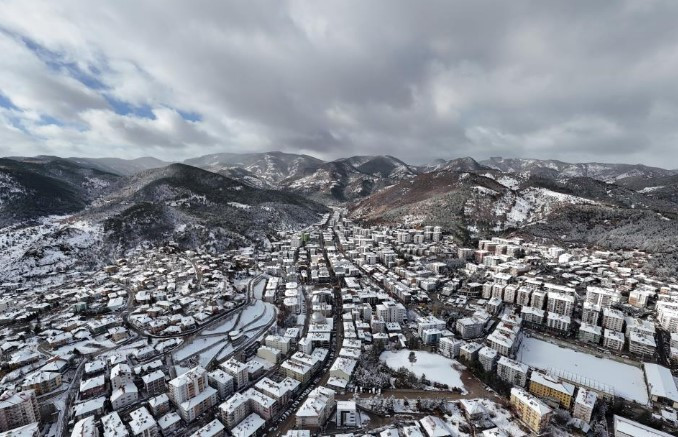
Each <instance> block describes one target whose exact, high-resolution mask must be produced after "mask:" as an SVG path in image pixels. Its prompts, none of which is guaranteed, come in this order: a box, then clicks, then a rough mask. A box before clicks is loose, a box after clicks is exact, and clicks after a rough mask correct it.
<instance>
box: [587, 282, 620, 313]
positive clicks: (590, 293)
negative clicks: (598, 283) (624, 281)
mask: <svg viewBox="0 0 678 437" xmlns="http://www.w3.org/2000/svg"><path fill="white" fill-rule="evenodd" d="M615 294H616V293H615V292H614V291H613V290H610V289H609V288H602V287H592V286H589V287H586V302H588V303H590V304H593V305H598V306H599V307H601V308H609V307H610V305H612V302H613V301H614V296H615Z"/></svg>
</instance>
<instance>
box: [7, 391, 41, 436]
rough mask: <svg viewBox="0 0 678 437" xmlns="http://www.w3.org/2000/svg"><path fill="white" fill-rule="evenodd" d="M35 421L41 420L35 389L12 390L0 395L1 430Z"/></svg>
mask: <svg viewBox="0 0 678 437" xmlns="http://www.w3.org/2000/svg"><path fill="white" fill-rule="evenodd" d="M33 422H40V409H39V408H38V401H37V399H36V397H35V391H33V390H26V391H21V392H18V393H12V392H10V391H6V392H4V393H3V394H2V395H0V431H8V430H10V429H14V428H18V427H20V426H24V425H28V424H30V423H33Z"/></svg>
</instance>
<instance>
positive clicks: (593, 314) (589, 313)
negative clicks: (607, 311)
mask: <svg viewBox="0 0 678 437" xmlns="http://www.w3.org/2000/svg"><path fill="white" fill-rule="evenodd" d="M601 310H602V309H601V307H600V306H599V305H596V304H593V303H591V302H584V305H583V307H582V312H581V321H582V323H588V324H589V325H597V324H598V321H599V320H600V312H601Z"/></svg>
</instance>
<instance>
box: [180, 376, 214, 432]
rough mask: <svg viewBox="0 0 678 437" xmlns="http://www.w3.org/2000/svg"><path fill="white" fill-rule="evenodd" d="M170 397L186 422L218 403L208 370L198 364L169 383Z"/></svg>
mask: <svg viewBox="0 0 678 437" xmlns="http://www.w3.org/2000/svg"><path fill="white" fill-rule="evenodd" d="M169 386H170V390H169V398H170V400H171V401H172V403H174V405H175V406H176V407H177V410H178V412H179V415H180V416H181V418H182V419H184V420H185V421H186V422H191V421H192V420H194V419H195V418H196V417H198V416H199V415H201V414H202V413H204V412H205V411H207V410H209V409H210V408H212V407H213V406H214V405H216V403H217V391H216V390H215V389H214V388H213V387H210V386H209V384H208V382H207V371H206V370H205V369H204V368H202V367H200V366H198V367H194V368H193V369H191V370H189V371H188V372H186V373H184V374H183V375H180V376H178V377H176V378H174V379H173V380H171V381H170V383H169Z"/></svg>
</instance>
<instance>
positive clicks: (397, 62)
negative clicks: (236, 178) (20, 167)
mask: <svg viewBox="0 0 678 437" xmlns="http://www.w3.org/2000/svg"><path fill="white" fill-rule="evenodd" d="M676 22H678V2H676V1H674V0H666V1H655V0H636V1H615V2H605V1H591V0H582V1H580V0H568V1H564V2H562V1H561V2H556V1H549V0H547V1H544V0H540V1H522V0H515V1H484V0H474V1H463V2H462V1H454V0H447V1H427V2H417V1H399V0H388V1H386V0H384V1H377V0H375V1H363V0H356V1H351V0H344V1H331V0H330V1H311V0H308V1H265V2H264V1H257V0H247V1H238V2H234V1H233V2H232V1H201V0H195V1H190V2H188V1H173V0H162V1H160V0H158V1H141V0H134V1H130V0H116V1H112V2H94V1H91V0H61V1H58V2H55V1H49V0H47V1H39V0H16V1H15V0H2V1H0V53H1V54H2V55H1V56H2V58H1V59H2V60H1V61H0V156H11V155H23V156H27V155H37V154H50V155H58V156H88V157H104V156H114V157H121V158H135V157H139V156H155V157H157V158H161V159H165V160H181V159H185V158H188V157H194V156H199V155H205V154H211V153H219V152H257V151H270V150H282V151H287V152H292V153H307V154H311V155H314V156H317V157H320V158H324V159H333V158H337V157H345V156H351V155H356V154H359V155H372V154H390V155H394V156H397V157H399V158H401V159H403V160H405V161H408V162H411V163H416V164H420V163H425V162H429V161H432V160H434V159H438V158H443V159H451V158H456V157H462V156H472V157H474V158H476V159H485V158H488V157H491V156H504V157H529V158H541V159H547V158H552V159H560V160H563V161H568V162H585V161H586V162H588V161H598V162H625V163H644V164H648V165H657V166H661V167H665V168H678V86H676V80H677V78H678V26H676Z"/></svg>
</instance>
